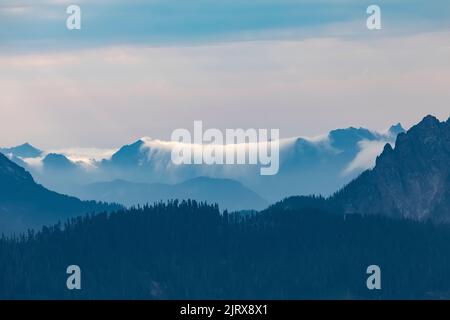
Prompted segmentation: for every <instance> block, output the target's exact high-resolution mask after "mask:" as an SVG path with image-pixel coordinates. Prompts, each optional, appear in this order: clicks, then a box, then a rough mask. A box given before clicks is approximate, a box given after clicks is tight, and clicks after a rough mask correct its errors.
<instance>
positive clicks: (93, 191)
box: [77, 177, 268, 210]
mask: <svg viewBox="0 0 450 320" xmlns="http://www.w3.org/2000/svg"><path fill="white" fill-rule="evenodd" d="M77 195H78V196H79V197H80V198H82V199H93V200H98V201H106V202H118V203H121V204H123V205H127V206H131V205H137V204H141V205H142V204H146V203H155V202H159V201H164V202H165V201H167V200H172V199H178V200H187V199H192V200H197V201H205V202H207V203H210V204H214V203H217V204H218V205H219V207H220V208H221V209H222V210H224V209H227V210H250V209H255V210H260V209H264V208H265V207H267V205H268V203H267V202H266V201H265V200H264V199H262V198H261V197H260V196H259V195H257V194H256V193H255V192H253V191H251V190H250V189H248V188H246V187H245V186H243V185H242V184H241V183H239V182H237V181H233V180H230V179H212V178H207V177H199V178H194V179H191V180H188V181H185V182H183V183H180V184H175V185H168V184H161V183H153V184H148V183H133V182H128V181H124V180H114V181H111V182H100V183H93V184H90V185H87V186H86V187H84V188H82V190H81V191H80V192H79V193H77Z"/></svg>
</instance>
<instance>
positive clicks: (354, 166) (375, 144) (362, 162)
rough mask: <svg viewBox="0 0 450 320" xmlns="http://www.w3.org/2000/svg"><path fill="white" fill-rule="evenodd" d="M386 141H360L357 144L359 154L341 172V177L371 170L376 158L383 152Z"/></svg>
mask: <svg viewBox="0 0 450 320" xmlns="http://www.w3.org/2000/svg"><path fill="white" fill-rule="evenodd" d="M386 143H388V142H387V141H369V140H362V141H360V142H358V147H359V149H360V150H359V152H358V154H357V155H356V157H355V159H353V160H352V162H350V164H349V165H348V166H347V167H346V168H345V170H344V171H343V175H344V176H346V175H349V174H352V173H355V172H361V171H364V170H367V169H372V168H373V167H374V166H375V161H376V159H377V157H378V156H379V155H380V154H381V152H383V148H384V146H385V145H386Z"/></svg>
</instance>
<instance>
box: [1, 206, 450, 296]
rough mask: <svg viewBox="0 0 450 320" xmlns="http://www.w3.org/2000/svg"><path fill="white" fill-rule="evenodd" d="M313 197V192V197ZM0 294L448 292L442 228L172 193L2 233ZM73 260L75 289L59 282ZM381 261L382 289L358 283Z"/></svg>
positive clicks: (449, 250) (447, 238)
mask: <svg viewBox="0 0 450 320" xmlns="http://www.w3.org/2000/svg"><path fill="white" fill-rule="evenodd" d="M312 202H314V201H312ZM0 261H2V263H1V264H0V298H39V299H41V298H68V299H72V298H76V299H79V298H125V299H130V298H138V299H161V298H168V299H186V298H188V299H198V298H206V299H214V298H227V299H228V298H230V299H231V298H235V299H243V298H246V299H250V298H251V299H257V298H262V299H264V298H271V299H287V298H289V299H305V298H306V299H310V298H337V299H347V298H368V299H378V298H407V299H408V298H436V297H438V298H439V297H446V298H448V297H450V275H449V273H448V270H450V226H448V225H445V224H444V225H434V224H432V223H431V222H417V221H409V220H392V219H390V218H386V217H381V216H365V217H363V216H359V215H351V216H348V215H347V216H345V215H339V214H330V213H326V212H323V211H321V210H315V209H307V208H306V207H304V208H303V209H289V208H283V207H282V206H273V207H271V208H269V209H268V210H266V211H263V212H261V213H259V214H256V215H253V216H246V217H245V218H241V217H240V216H239V215H236V214H233V215H230V214H228V213H226V212H225V213H224V214H223V215H221V214H220V213H219V210H218V208H217V207H216V206H208V205H205V204H198V203H196V202H193V201H189V202H182V203H179V202H171V203H168V204H158V205H155V206H146V207H143V208H139V209H131V210H129V211H120V212H117V213H113V214H106V213H105V214H99V215H92V216H86V217H84V218H76V219H72V220H70V221H69V222H68V223H66V225H65V226H61V225H57V226H55V227H51V228H44V229H43V230H42V231H41V232H39V233H36V234H35V233H32V232H30V233H29V234H28V235H27V236H23V237H20V238H15V239H6V238H3V239H2V240H1V241H0ZM72 264H76V265H79V266H80V268H81V270H82V290H79V291H77V290H74V291H69V290H67V288H66V279H67V276H68V275H67V274H66V268H67V266H68V265H72ZM372 264H376V265H379V266H380V267H381V272H382V290H374V291H370V290H368V289H367V287H366V279H367V277H368V275H367V274H366V268H367V266H369V265H372Z"/></svg>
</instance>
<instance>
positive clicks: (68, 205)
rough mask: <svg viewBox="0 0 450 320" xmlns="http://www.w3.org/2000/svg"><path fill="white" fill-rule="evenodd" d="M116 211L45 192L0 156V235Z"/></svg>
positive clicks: (105, 205) (17, 167)
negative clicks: (79, 216)
mask: <svg viewBox="0 0 450 320" xmlns="http://www.w3.org/2000/svg"><path fill="white" fill-rule="evenodd" d="M118 208H120V207H119V206H116V205H107V204H102V203H97V202H94V201H80V200H79V199H77V198H74V197H69V196H65V195H61V194H58V193H56V192H52V191H50V190H48V189H45V188H44V187H42V186H41V185H39V184H37V183H35V182H34V180H33V178H32V177H31V175H30V174H29V173H28V172H27V171H26V170H25V169H23V168H22V167H20V166H18V165H17V164H15V163H14V162H12V161H10V160H9V159H8V158H6V157H5V156H4V155H3V154H1V153H0V233H7V234H10V233H12V232H24V231H26V230H27V229H28V228H41V227H42V226H43V225H47V224H54V223H56V222H57V221H58V220H66V219H67V218H69V217H73V216H76V215H83V214H86V213H90V212H100V211H104V210H112V209H118Z"/></svg>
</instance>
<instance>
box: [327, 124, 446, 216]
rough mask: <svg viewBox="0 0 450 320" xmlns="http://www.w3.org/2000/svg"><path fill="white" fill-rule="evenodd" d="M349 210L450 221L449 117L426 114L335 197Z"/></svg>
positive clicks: (336, 200) (334, 198) (334, 199)
mask: <svg viewBox="0 0 450 320" xmlns="http://www.w3.org/2000/svg"><path fill="white" fill-rule="evenodd" d="M333 201H335V202H336V203H337V204H339V205H340V206H341V207H342V209H343V211H344V212H345V213H362V214H383V215H388V216H391V217H403V218H412V219H418V220H423V219H433V220H435V221H446V222H450V121H449V120H447V121H446V122H439V120H438V119H436V118H435V117H433V116H427V117H425V118H424V119H423V120H422V121H421V122H420V123H419V124H417V125H415V126H413V127H412V128H411V129H410V130H408V132H407V133H401V134H399V135H398V137H397V141H396V144H395V148H394V149H393V148H392V147H391V146H390V145H389V144H387V145H386V146H385V148H384V151H383V153H382V154H381V155H380V156H379V157H378V158H377V161H376V166H375V168H374V169H373V170H368V171H365V172H364V173H363V174H361V176H359V177H358V178H357V179H355V180H354V181H352V182H351V183H349V184H348V185H347V186H346V187H344V188H343V189H342V190H341V191H339V192H337V193H336V195H335V196H334V197H333Z"/></svg>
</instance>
